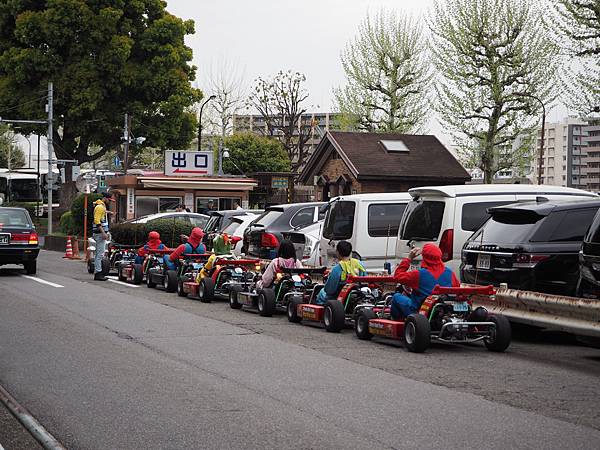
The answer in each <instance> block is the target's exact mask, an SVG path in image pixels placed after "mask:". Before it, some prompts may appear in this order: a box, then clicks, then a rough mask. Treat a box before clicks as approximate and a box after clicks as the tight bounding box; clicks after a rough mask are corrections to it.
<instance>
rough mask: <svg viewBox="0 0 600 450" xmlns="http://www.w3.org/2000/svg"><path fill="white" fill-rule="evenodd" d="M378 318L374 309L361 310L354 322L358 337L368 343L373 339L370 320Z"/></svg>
mask: <svg viewBox="0 0 600 450" xmlns="http://www.w3.org/2000/svg"><path fill="white" fill-rule="evenodd" d="M375 317H377V316H376V315H375V313H374V312H373V310H372V309H361V310H360V311H359V312H358V314H357V316H356V319H355V320H354V333H355V334H356V337H357V338H359V339H362V340H366V341H368V340H369V339H371V338H372V337H373V335H372V334H371V332H370V331H369V320H371V319H374V318H375Z"/></svg>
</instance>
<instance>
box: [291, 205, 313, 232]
mask: <svg viewBox="0 0 600 450" xmlns="http://www.w3.org/2000/svg"><path fill="white" fill-rule="evenodd" d="M314 222H315V207H314V206H311V207H310V208H302V209H301V210H299V211H298V212H297V213H296V214H294V217H292V220H290V225H291V226H292V227H293V228H302V227H305V226H306V225H310V224H311V223H314Z"/></svg>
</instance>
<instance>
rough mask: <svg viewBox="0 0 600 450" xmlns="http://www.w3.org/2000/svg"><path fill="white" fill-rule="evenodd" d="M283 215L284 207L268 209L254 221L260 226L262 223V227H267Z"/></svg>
mask: <svg viewBox="0 0 600 450" xmlns="http://www.w3.org/2000/svg"><path fill="white" fill-rule="evenodd" d="M282 215H283V209H280V208H276V209H275V208H274V209H267V210H266V211H265V212H264V213H262V214H261V215H260V216H258V218H257V219H256V220H255V221H254V224H255V225H259V226H261V225H262V227H264V228H266V227H268V226H269V225H271V224H272V223H273V222H275V221H276V220H277V219H279V218H280V217H281V216H282Z"/></svg>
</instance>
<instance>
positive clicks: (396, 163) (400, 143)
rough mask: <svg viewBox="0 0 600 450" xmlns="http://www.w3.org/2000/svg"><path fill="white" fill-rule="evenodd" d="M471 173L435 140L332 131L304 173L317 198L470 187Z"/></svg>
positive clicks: (302, 173)
mask: <svg viewBox="0 0 600 450" xmlns="http://www.w3.org/2000/svg"><path fill="white" fill-rule="evenodd" d="M470 179H471V177H470V175H469V174H468V172H467V171H466V170H465V169H464V168H463V167H462V166H461V165H460V163H459V162H458V161H457V160H456V159H455V158H454V156H452V154H451V153H450V152H449V151H448V149H447V148H446V147H444V145H443V144H442V143H441V142H440V141H439V140H438V139H437V138H436V137H435V136H421V135H409V134H395V133H349V132H339V131H328V132H327V133H326V134H325V136H323V139H322V140H321V142H320V143H319V145H318V146H317V147H316V149H315V151H314V153H313V154H312V156H311V157H310V158H309V160H308V162H307V163H306V166H305V167H304V169H303V170H302V172H301V173H300V175H299V177H298V181H299V183H301V184H304V185H308V186H313V187H314V189H315V200H316V201H322V200H329V199H331V198H332V197H335V196H337V195H347V194H360V193H369V192H404V191H407V190H408V189H410V188H412V187H416V186H427V185H447V184H465V183H466V182H467V181H469V180H470Z"/></svg>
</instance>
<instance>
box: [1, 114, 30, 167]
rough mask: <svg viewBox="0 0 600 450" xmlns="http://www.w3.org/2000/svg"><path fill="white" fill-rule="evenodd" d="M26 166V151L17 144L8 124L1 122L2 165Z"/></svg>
mask: <svg viewBox="0 0 600 450" xmlns="http://www.w3.org/2000/svg"><path fill="white" fill-rule="evenodd" d="M9 157H10V164H9V161H8V160H9ZM24 166H25V153H24V152H23V150H21V149H20V148H19V147H18V146H17V145H16V140H15V136H14V134H13V132H12V131H10V128H9V127H8V126H7V125H3V124H0V167H2V168H5V169H9V168H10V169H19V168H21V167H24Z"/></svg>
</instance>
